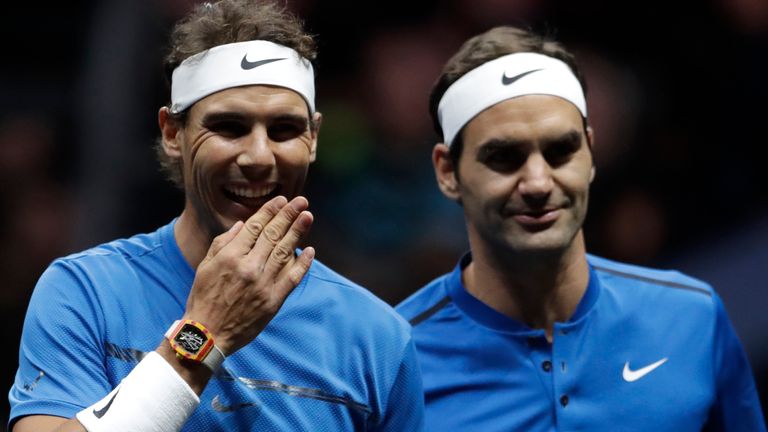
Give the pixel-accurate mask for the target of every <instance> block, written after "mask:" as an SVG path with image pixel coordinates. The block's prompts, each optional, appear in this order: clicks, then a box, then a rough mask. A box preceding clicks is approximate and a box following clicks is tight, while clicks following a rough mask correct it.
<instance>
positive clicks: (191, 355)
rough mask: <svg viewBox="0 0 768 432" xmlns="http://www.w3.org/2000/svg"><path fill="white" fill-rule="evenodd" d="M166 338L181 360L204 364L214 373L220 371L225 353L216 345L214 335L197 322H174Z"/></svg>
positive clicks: (166, 333)
mask: <svg viewBox="0 0 768 432" xmlns="http://www.w3.org/2000/svg"><path fill="white" fill-rule="evenodd" d="M165 338H166V339H168V342H170V344H171V348H173V350H174V351H175V352H176V357H178V358H180V359H186V360H190V361H193V362H196V363H202V364H203V365H205V366H206V367H207V368H208V369H210V370H211V371H212V372H216V371H217V370H219V367H220V366H221V363H223V362H224V353H223V352H221V350H220V349H219V348H218V347H217V346H216V344H215V343H214V341H213V334H211V332H210V331H209V330H208V329H207V328H205V326H204V325H202V324H200V323H199V322H197V321H193V320H190V319H185V320H176V321H174V323H173V324H172V325H171V326H170V327H169V328H168V330H167V331H166V332H165Z"/></svg>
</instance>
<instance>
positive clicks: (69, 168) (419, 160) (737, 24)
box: [0, 0, 768, 428]
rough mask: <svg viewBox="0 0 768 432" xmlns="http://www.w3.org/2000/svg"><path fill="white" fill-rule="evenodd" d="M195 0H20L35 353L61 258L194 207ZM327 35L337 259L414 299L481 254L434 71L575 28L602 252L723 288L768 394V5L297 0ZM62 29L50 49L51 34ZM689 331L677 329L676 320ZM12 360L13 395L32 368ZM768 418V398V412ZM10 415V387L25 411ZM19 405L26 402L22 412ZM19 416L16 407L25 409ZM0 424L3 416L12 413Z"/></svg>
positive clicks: (327, 238)
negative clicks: (187, 118)
mask: <svg viewBox="0 0 768 432" xmlns="http://www.w3.org/2000/svg"><path fill="white" fill-rule="evenodd" d="M194 3H195V2H193V1H190V0H103V1H98V2H96V1H90V2H89V1H83V2H76V3H71V2H63V3H62V2H57V3H56V4H51V5H45V2H43V4H42V5H41V4H39V3H36V4H31V3H30V4H20V5H18V6H19V9H18V10H17V11H16V12H13V13H12V14H10V15H8V14H7V15H6V16H5V19H4V21H5V25H4V26H3V27H2V30H0V31H2V33H3V39H4V40H6V43H7V44H8V47H7V49H6V51H7V53H6V55H4V59H3V64H4V66H3V67H2V68H0V77H1V79H0V90H1V91H0V203H2V211H1V212H0V221H2V224H0V235H1V236H2V239H1V240H0V268H1V269H2V275H3V281H4V283H3V289H2V290H0V308H1V309H2V311H3V312H4V313H2V314H1V315H0V317H1V318H0V319H2V326H3V328H4V330H5V332H6V335H7V340H8V344H9V346H12V347H17V346H18V337H19V334H20V332H21V326H22V320H23V314H24V312H25V309H26V302H27V301H28V298H29V295H30V294H31V291H32V289H33V287H34V284H35V281H36V279H37V278H38V277H39V275H40V273H41V272H42V271H43V270H44V269H45V267H46V266H47V264H48V263H49V262H50V261H51V260H52V259H54V258H55V257H57V256H61V255H64V254H67V253H70V252H74V251H77V250H81V249H83V248H86V247H89V246H93V245H95V244H98V243H100V242H103V241H107V240H110V239H113V238H116V237H119V236H128V235H131V234H134V233H137V232H146V231H151V230H154V229H155V228H156V227H158V226H160V225H161V224H164V223H166V222H167V221H168V220H170V218H172V217H174V216H176V215H177V214H178V213H179V212H180V210H181V206H182V204H183V198H182V196H181V195H180V193H179V192H178V191H177V190H174V188H173V187H172V186H171V184H170V183H169V182H166V181H165V180H164V178H163V176H162V174H161V173H160V172H159V170H158V165H157V164H156V161H155V159H154V153H153V150H152V146H153V141H154V138H155V136H156V132H157V126H156V116H157V108H158V107H159V106H161V105H163V104H165V103H166V102H167V98H168V89H167V87H166V83H165V82H164V81H163V77H162V71H161V67H160V60H161V57H162V55H163V53H164V48H165V47H164V46H163V43H164V40H165V38H166V36H167V31H168V29H169V25H170V24H171V23H172V22H173V21H174V20H175V19H176V18H178V17H179V16H180V15H181V14H182V13H183V12H185V11H186V10H187V9H188V8H189V7H191V6H192V5H193V4H194ZM286 6H287V7H288V8H290V9H292V10H294V11H295V12H296V13H298V14H299V15H300V16H302V17H303V18H304V19H305V21H306V23H307V25H308V27H309V29H310V30H311V31H312V32H313V33H315V34H316V35H317V38H318V41H319V50H320V55H319V61H318V63H317V65H316V71H317V77H318V80H317V83H318V89H317V93H318V109H319V110H320V111H321V112H323V114H324V121H323V125H322V128H321V133H320V142H319V147H318V161H317V162H316V163H315V164H314V165H313V166H312V167H311V168H310V175H309V182H308V184H307V196H308V198H309V201H310V209H311V210H312V211H313V213H314V214H315V218H316V223H315V226H314V227H313V232H312V235H311V238H310V239H308V243H310V244H312V245H313V246H315V247H316V249H317V257H318V259H320V260H321V261H323V262H325V263H327V264H329V265H330V266H331V267H333V268H335V269H336V270H338V271H340V272H341V273H342V274H345V275H346V276H348V277H349V278H351V279H352V280H354V281H356V282H358V283H360V284H362V285H364V286H366V287H368V288H369V289H370V290H371V291H373V292H374V293H375V294H377V295H378V296H380V297H381V298H383V299H384V300H386V301H387V302H389V303H391V304H395V303H397V302H398V301H400V300H401V299H403V298H404V297H406V296H407V295H408V294H410V293H411V292H413V291H415V290H416V289H417V288H418V287H420V286H421V285H422V284H424V283H425V282H427V281H428V280H430V279H432V278H433V277H435V276H436V275H438V274H441V273H443V272H446V271H448V270H449V269H450V268H452V267H453V266H454V265H455V262H456V260H457V259H458V257H459V256H460V255H461V254H462V253H463V252H464V251H465V250H466V248H467V245H466V243H465V234H464V227H463V218H462V214H461V208H460V207H459V206H457V205H456V204H454V203H452V202H450V201H448V200H447V199H445V198H443V197H442V195H441V194H440V192H439V190H438V189H437V187H436V186H435V182H434V178H433V173H432V168H431V162H430V151H431V147H432V145H433V143H434V142H435V139H436V137H435V133H434V131H433V130H432V125H431V120H430V118H429V116H428V113H427V98H428V94H429V90H430V87H431V84H432V80H433V79H434V78H435V77H437V75H438V73H439V70H440V67H441V65H442V64H443V63H444V62H445V61H446V60H447V58H448V57H449V56H450V55H451V54H452V53H453V52H454V51H455V50H456V49H457V48H458V46H459V44H460V43H461V41H463V40H464V39H466V38H467V37H469V36H471V35H474V34H476V33H479V32H481V31H484V30H486V29H488V28H490V27H492V26H495V25H501V24H516V25H523V26H526V27H530V28H533V29H536V30H538V31H541V32H544V33H547V34H550V35H552V36H553V37H555V38H556V39H558V40H560V41H562V42H563V43H564V44H565V45H566V46H567V47H568V48H570V49H572V51H574V52H575V53H576V55H577V61H578V62H579V64H580V66H581V67H582V70H583V72H584V73H585V75H586V77H587V81H588V93H587V101H588V109H589V113H590V123H591V124H592V125H593V127H594V129H595V135H596V144H595V160H596V166H597V177H596V180H595V182H594V183H593V188H592V194H591V202H590V214H589V216H588V218H587V225H586V237H587V245H588V248H589V250H590V251H591V252H592V253H595V254H599V255H603V256H606V257H609V258H613V259H618V260H624V261H628V262H632V263H637V264H641V265H643V264H644V265H652V266H658V267H663V268H677V269H679V270H682V271H686V272H689V273H691V274H692V275H694V276H697V277H700V278H703V279H705V280H707V281H709V282H711V283H713V284H714V285H715V288H716V289H717V290H718V292H719V293H720V294H721V296H722V297H723V299H724V301H725V304H726V307H727V308H728V310H729V312H730V315H731V317H732V320H733V321H734V324H735V326H736V328H737V331H738V332H739V335H740V336H741V338H742V341H743V342H744V344H745V346H746V348H747V352H748V354H749V355H750V358H751V361H752V364H753V367H754V370H755V374H756V377H757V379H758V383H759V386H760V389H759V390H760V392H761V396H762V398H763V401H764V410H766V407H768V406H767V405H766V403H767V402H768V344H766V343H765V341H766V340H768V331H766V330H764V329H766V328H768V314H765V313H764V312H763V309H764V308H765V307H766V306H768V281H766V278H765V276H763V275H762V274H758V273H759V272H760V271H761V270H762V269H763V268H765V267H766V266H768V193H767V192H766V187H765V184H766V182H765V180H760V179H761V178H762V175H761V174H760V173H761V172H763V170H764V168H763V163H764V162H765V161H766V160H768V150H766V148H767V147H768V139H766V137H765V132H764V130H763V129H762V127H763V126H764V121H765V120H764V119H765V117H766V114H768V109H766V107H765V101H766V100H768V84H766V83H765V77H768V2H766V1H765V0H707V1H703V2H690V3H689V2H679V3H675V2H673V3H669V2H664V3H662V2H661V1H659V0H656V1H650V2H635V3H631V4H628V3H622V2H608V1H600V0H586V1H581V2H555V1H553V0H512V1H510V0H446V1H435V0H432V1H422V2H413V1H405V0H394V1H388V2H372V3H366V4H365V5H363V4H361V3H360V2H352V1H343V0H342V1H334V2H329V1H326V2H320V1H319V0H300V1H298V0H286ZM38 40H42V41H43V42H42V43H41V42H37V41H38ZM670 331H673V329H670ZM16 365H17V363H16V355H15V350H13V349H12V352H11V355H8V356H5V360H4V363H3V365H2V369H1V370H2V383H3V386H2V388H5V389H8V388H9V387H10V383H11V381H12V379H13V374H14V372H15V368H16ZM766 411H768V410H766ZM3 412H4V413H6V415H7V402H6V403H4V404H3ZM6 418H7V417H6ZM3 423H4V422H3ZM3 426H4V424H3V425H2V426H0V428H2V427H3Z"/></svg>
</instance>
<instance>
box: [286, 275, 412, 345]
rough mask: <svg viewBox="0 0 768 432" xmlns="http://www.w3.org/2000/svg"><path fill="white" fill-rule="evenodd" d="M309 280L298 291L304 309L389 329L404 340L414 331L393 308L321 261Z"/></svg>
mask: <svg viewBox="0 0 768 432" xmlns="http://www.w3.org/2000/svg"><path fill="white" fill-rule="evenodd" d="M305 281H306V283H303V284H302V285H300V286H299V287H298V288H297V290H299V291H300V296H299V298H300V299H301V302H300V303H301V304H302V305H304V307H311V308H313V309H317V308H322V310H324V311H325V313H327V314H332V315H335V316H337V317H338V318H340V319H344V320H345V321H347V322H349V321H352V322H354V323H356V324H357V325H358V327H360V328H375V329H378V330H382V329H388V331H390V332H394V333H397V334H399V335H400V337H407V335H408V334H409V332H410V326H409V325H408V323H407V322H406V321H405V320H404V319H402V318H401V317H400V316H399V315H398V314H397V313H396V312H395V310H394V309H393V308H392V306H390V305H389V304H387V303H386V302H385V301H383V300H381V299H380V298H378V297H376V296H375V295H374V294H373V293H372V292H370V291H369V290H368V289H366V288H364V287H362V286H360V285H359V284H357V283H355V282H353V281H351V280H349V279H348V278H346V277H345V276H342V275H341V274H339V273H337V272H336V271H334V270H332V269H331V268H330V267H328V266H326V265H325V264H323V263H322V262H320V261H318V260H315V261H313V263H312V266H311V267H310V269H309V273H308V275H307V277H305Z"/></svg>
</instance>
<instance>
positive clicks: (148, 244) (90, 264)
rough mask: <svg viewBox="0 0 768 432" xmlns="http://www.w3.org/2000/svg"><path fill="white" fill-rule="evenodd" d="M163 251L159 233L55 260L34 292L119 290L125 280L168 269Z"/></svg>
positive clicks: (117, 240) (125, 239) (119, 241)
mask: <svg viewBox="0 0 768 432" xmlns="http://www.w3.org/2000/svg"><path fill="white" fill-rule="evenodd" d="M164 228H165V227H164ZM162 229H163V228H161V230H162ZM161 250H162V236H161V235H160V230H158V231H155V232H153V233H148V234H138V235H135V236H132V237H130V238H122V239H116V240H113V241H110V242H107V243H103V244H100V245H97V246H94V247H92V248H89V249H86V250H83V251H81V252H77V253H73V254H70V255H67V256H64V257H61V258H57V259H56V260H54V261H53V262H52V263H51V264H50V265H49V266H48V268H47V269H46V270H45V271H44V272H43V274H42V275H41V276H40V279H39V280H38V283H37V285H36V287H35V291H36V292H37V291H41V292H44V293H48V294H50V290H54V291H56V292H62V291H64V290H66V291H69V292H71V289H72V286H73V285H77V286H80V287H82V288H85V289H86V290H90V289H96V288H99V289H102V288H104V289H108V288H107V287H109V286H112V285H115V286H116V287H118V285H121V283H122V282H125V278H130V277H134V276H136V275H137V274H138V273H140V272H142V271H145V270H146V269H150V268H163V267H165V266H164V265H163V262H165V260H164V258H162V256H160V255H162V254H161V253H159V251H161ZM88 287H90V288H88ZM38 295H41V294H38Z"/></svg>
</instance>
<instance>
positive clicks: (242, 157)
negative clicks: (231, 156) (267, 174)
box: [237, 125, 275, 169]
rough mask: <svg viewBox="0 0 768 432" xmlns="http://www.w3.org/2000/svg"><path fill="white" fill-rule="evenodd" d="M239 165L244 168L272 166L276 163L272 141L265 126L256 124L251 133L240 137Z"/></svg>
mask: <svg viewBox="0 0 768 432" xmlns="http://www.w3.org/2000/svg"><path fill="white" fill-rule="evenodd" d="M239 145H240V146H241V147H240V152H239V153H238V155H237V165H238V166H239V167H241V168H244V169H259V168H271V167H272V166H274V165H275V154H274V153H273V151H272V142H271V141H270V139H269V136H268V135H267V130H266V128H265V127H263V126H260V125H256V126H254V128H253V130H251V133H249V134H248V135H246V136H243V137H242V139H240V143H239Z"/></svg>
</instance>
